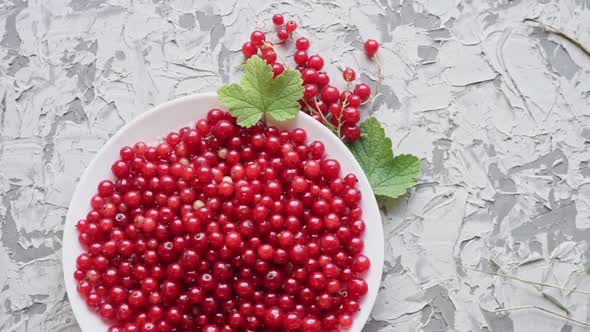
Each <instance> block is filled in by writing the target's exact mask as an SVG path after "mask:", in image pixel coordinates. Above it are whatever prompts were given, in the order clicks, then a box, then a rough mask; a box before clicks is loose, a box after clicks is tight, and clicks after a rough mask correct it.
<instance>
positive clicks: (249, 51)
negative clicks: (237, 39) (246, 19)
mask: <svg viewBox="0 0 590 332" xmlns="http://www.w3.org/2000/svg"><path fill="white" fill-rule="evenodd" d="M242 53H243V54H244V56H245V57H246V58H250V57H252V56H253V55H256V53H258V48H257V47H256V46H254V44H253V43H251V42H245V43H244V45H242Z"/></svg>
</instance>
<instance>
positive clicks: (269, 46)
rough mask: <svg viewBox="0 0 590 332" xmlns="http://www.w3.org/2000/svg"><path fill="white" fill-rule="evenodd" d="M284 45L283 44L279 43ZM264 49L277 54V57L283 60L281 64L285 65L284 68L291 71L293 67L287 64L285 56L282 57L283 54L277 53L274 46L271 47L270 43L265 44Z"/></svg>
mask: <svg viewBox="0 0 590 332" xmlns="http://www.w3.org/2000/svg"><path fill="white" fill-rule="evenodd" d="M279 43H282V42H279ZM263 47H265V48H267V47H268V48H272V50H273V51H274V52H275V53H276V55H277V56H278V57H279V59H280V60H281V62H282V63H283V67H285V69H291V67H289V65H288V64H287V60H285V58H283V56H282V55H281V53H279V52H277V49H276V48H275V47H274V45H271V44H270V43H268V42H266V41H265V42H264V44H263Z"/></svg>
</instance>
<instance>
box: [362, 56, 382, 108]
mask: <svg viewBox="0 0 590 332" xmlns="http://www.w3.org/2000/svg"><path fill="white" fill-rule="evenodd" d="M371 60H372V61H373V62H375V65H376V66H377V84H376V85H375V92H374V93H373V95H372V96H371V98H369V99H367V100H365V101H364V102H362V103H361V105H365V104H368V103H370V102H372V101H373V99H375V97H377V96H378V95H379V93H380V91H381V83H382V82H383V75H382V72H381V63H380V62H379V60H377V56H376V55H375V56H373V57H372V58H371Z"/></svg>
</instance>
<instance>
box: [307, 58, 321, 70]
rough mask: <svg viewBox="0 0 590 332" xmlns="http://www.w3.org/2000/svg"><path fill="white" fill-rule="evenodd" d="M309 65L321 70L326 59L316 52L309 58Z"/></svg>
mask: <svg viewBox="0 0 590 332" xmlns="http://www.w3.org/2000/svg"><path fill="white" fill-rule="evenodd" d="M307 67H309V68H311V69H315V70H321V69H322V68H323V67H324V59H322V57H321V56H319V55H317V54H315V55H312V56H310V57H309V58H308V59H307Z"/></svg>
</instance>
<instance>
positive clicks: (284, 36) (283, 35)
mask: <svg viewBox="0 0 590 332" xmlns="http://www.w3.org/2000/svg"><path fill="white" fill-rule="evenodd" d="M289 36H290V34H289V33H288V32H287V30H285V29H280V30H279V31H277V37H278V38H279V40H280V41H285V40H287V39H289Z"/></svg>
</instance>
